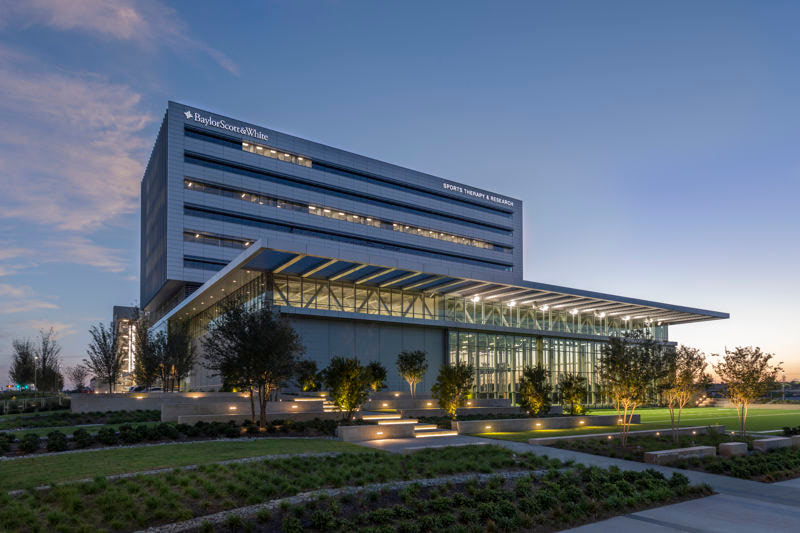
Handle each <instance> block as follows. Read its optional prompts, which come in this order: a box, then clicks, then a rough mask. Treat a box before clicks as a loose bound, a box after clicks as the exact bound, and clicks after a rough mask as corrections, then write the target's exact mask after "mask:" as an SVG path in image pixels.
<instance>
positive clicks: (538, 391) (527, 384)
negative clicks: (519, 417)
mask: <svg viewBox="0 0 800 533" xmlns="http://www.w3.org/2000/svg"><path fill="white" fill-rule="evenodd" d="M552 394H553V386H552V385H550V384H549V383H548V382H547V369H545V367H544V365H543V364H542V363H538V364H537V365H536V366H526V367H525V368H523V369H522V378H521V379H520V381H519V396H518V398H519V399H518V400H517V401H518V402H519V405H520V407H522V408H523V409H524V410H525V411H527V412H528V413H530V414H532V415H538V414H539V413H544V414H547V412H548V411H549V410H550V399H551V396H552Z"/></svg>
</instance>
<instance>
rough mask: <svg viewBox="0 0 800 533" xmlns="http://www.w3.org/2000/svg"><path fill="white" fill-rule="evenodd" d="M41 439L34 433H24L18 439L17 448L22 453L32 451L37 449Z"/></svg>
mask: <svg viewBox="0 0 800 533" xmlns="http://www.w3.org/2000/svg"><path fill="white" fill-rule="evenodd" d="M40 445H41V439H39V435H37V434H35V433H26V434H25V436H23V437H22V438H21V439H20V441H19V449H20V450H21V451H22V452H24V453H33V452H35V451H36V450H38V449H39V446H40Z"/></svg>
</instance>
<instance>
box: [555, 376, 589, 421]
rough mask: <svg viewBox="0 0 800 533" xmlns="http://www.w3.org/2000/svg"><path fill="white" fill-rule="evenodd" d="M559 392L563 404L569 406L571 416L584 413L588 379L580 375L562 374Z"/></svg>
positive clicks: (559, 380) (559, 379) (559, 381)
mask: <svg viewBox="0 0 800 533" xmlns="http://www.w3.org/2000/svg"><path fill="white" fill-rule="evenodd" d="M558 392H559V396H560V397H561V404H562V405H564V406H569V408H568V411H569V414H571V415H581V414H583V413H584V409H583V403H584V402H585V401H586V393H587V389H586V378H585V377H583V376H581V375H579V374H574V373H570V374H562V375H561V376H560V377H559V378H558Z"/></svg>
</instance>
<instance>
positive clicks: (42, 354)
mask: <svg viewBox="0 0 800 533" xmlns="http://www.w3.org/2000/svg"><path fill="white" fill-rule="evenodd" d="M34 354H35V356H36V362H37V364H36V367H37V369H38V373H39V378H38V380H37V388H38V389H40V390H43V391H47V392H56V391H60V390H61V389H62V388H63V387H64V376H62V374H61V346H59V344H58V341H57V340H56V334H55V331H54V330H53V328H50V329H49V330H48V331H45V330H39V344H38V346H36V348H35V351H34Z"/></svg>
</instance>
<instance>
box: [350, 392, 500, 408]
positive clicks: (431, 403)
mask: <svg viewBox="0 0 800 533" xmlns="http://www.w3.org/2000/svg"><path fill="white" fill-rule="evenodd" d="M467 402H468V404H467V406H468V407H511V400H509V399H507V398H496V399H482V400H467ZM438 408H439V402H438V401H436V400H434V399H431V398H375V397H374V394H373V396H372V397H371V398H370V400H369V401H367V402H365V403H364V406H363V409H364V410H365V411H374V410H377V409H403V410H406V409H409V410H410V409H438Z"/></svg>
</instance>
